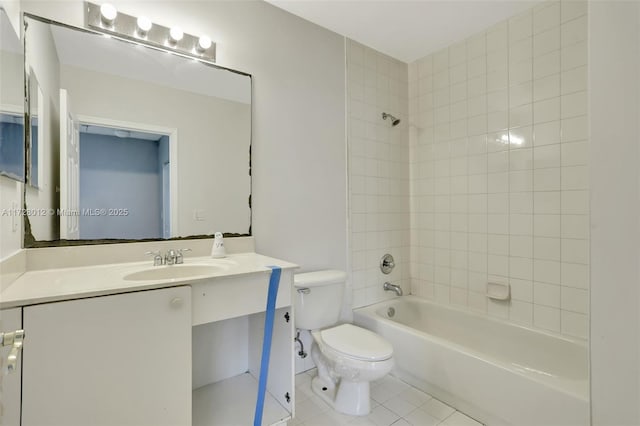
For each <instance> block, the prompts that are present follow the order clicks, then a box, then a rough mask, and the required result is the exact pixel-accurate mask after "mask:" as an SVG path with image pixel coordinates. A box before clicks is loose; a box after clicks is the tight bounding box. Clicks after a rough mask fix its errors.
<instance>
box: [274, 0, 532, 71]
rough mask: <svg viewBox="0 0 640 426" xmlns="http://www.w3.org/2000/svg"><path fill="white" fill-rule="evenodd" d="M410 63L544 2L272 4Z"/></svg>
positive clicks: (321, 0) (315, 0) (310, 0)
mask: <svg viewBox="0 0 640 426" xmlns="http://www.w3.org/2000/svg"><path fill="white" fill-rule="evenodd" d="M266 1H267V2H268V3H271V4H273V5H274V6H277V7H279V8H281V9H284V10H286V11H288V12H290V13H293V14H294V15H298V16H300V17H301V18H304V19H306V20H308V21H311V22H313V23H315V24H318V25H320V26H322V27H325V28H328V29H330V30H332V31H335V32H337V33H338V34H342V35H344V36H347V37H349V38H351V39H353V40H355V41H357V42H359V43H362V44H364V45H366V46H369V47H372V48H374V49H376V50H378V51H380V52H382V53H386V54H387V55H389V56H392V57H394V58H396V59H399V60H401V61H404V62H413V61H415V60H417V59H420V58H422V57H424V56H427V55H429V54H430V53H433V52H435V51H437V50H438V49H442V48H444V47H446V46H449V45H451V44H453V43H456V42H458V41H461V40H464V39H465V38H467V37H470V36H472V35H474V34H476V33H478V32H480V31H482V30H484V29H486V28H488V27H490V26H491V25H493V24H496V23H498V22H500V21H502V20H504V19H506V18H509V17H511V16H513V15H516V14H518V13H520V12H524V11H525V10H527V9H528V8H530V7H532V6H533V5H534V4H536V3H537V2H539V1H540V0H411V1H408V0H339V1H338V0H266Z"/></svg>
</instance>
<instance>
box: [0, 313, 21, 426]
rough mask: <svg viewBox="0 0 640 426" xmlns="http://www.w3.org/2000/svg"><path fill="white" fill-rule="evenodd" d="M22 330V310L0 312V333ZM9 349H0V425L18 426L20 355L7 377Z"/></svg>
mask: <svg viewBox="0 0 640 426" xmlns="http://www.w3.org/2000/svg"><path fill="white" fill-rule="evenodd" d="M20 328H22V308H14V309H5V310H2V311H0V332H11V331H16V330H18V329H20ZM10 350H11V347H9V346H6V347H3V348H0V365H2V371H0V425H2V426H20V371H21V366H22V354H21V353H18V365H17V366H16V368H15V370H14V371H13V372H11V373H9V374H7V375H5V374H4V373H5V371H6V369H7V357H8V356H9V351H10Z"/></svg>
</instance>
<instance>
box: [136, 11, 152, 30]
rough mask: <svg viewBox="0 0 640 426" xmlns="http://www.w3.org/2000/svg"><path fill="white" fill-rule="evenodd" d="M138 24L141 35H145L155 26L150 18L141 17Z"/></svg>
mask: <svg viewBox="0 0 640 426" xmlns="http://www.w3.org/2000/svg"><path fill="white" fill-rule="evenodd" d="M136 23H137V25H138V33H139V34H141V35H145V34H146V33H147V31H149V30H150V29H151V26H152V25H153V24H152V23H151V21H150V20H149V18H145V17H144V16H141V17H139V18H138V20H137V21H136Z"/></svg>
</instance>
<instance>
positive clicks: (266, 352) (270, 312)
mask: <svg viewBox="0 0 640 426" xmlns="http://www.w3.org/2000/svg"><path fill="white" fill-rule="evenodd" d="M269 268H271V278H269V293H268V295H267V312H266V316H265V320H264V340H263V342H262V361H261V362H260V380H259V381H258V400H257V401H256V411H255V414H254V416H253V426H261V425H262V411H263V409H264V397H265V394H266V392H267V377H268V376H269V358H270V356H271V338H272V337H273V320H274V318H275V315H276V297H277V296H278V285H279V284H280V272H281V271H282V270H281V269H280V267H279V266H269Z"/></svg>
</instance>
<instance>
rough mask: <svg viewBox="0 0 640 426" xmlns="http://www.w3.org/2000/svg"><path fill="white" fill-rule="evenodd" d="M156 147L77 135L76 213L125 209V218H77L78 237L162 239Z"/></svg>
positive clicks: (130, 140)
mask: <svg viewBox="0 0 640 426" xmlns="http://www.w3.org/2000/svg"><path fill="white" fill-rule="evenodd" d="M158 155H159V148H158V142H154V141H145V140H141V139H132V138H118V137H115V136H105V135H94V134H87V133H81V134H80V209H81V211H83V209H107V211H108V210H109V209H120V208H127V209H128V210H129V214H128V215H127V216H108V215H107V216H102V215H101V216H86V215H81V216H80V238H82V239H99V238H131V239H134V238H161V237H162V222H161V219H160V217H161V208H162V197H161V191H160V189H161V185H162V183H161V182H162V181H161V177H162V176H161V173H160V170H159V169H158Z"/></svg>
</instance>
